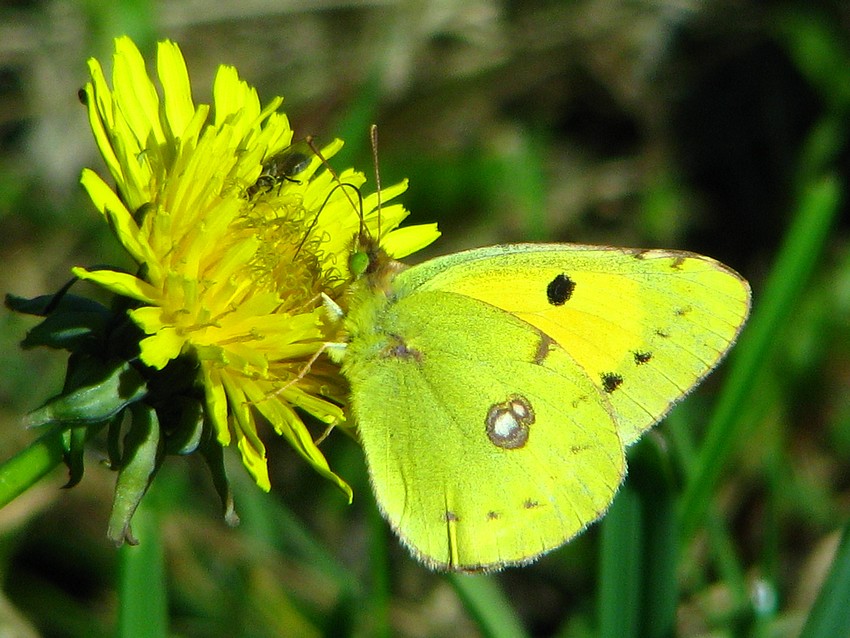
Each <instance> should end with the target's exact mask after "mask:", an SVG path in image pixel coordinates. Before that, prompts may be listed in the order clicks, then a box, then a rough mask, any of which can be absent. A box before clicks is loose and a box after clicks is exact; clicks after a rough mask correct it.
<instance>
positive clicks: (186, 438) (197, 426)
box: [162, 397, 204, 455]
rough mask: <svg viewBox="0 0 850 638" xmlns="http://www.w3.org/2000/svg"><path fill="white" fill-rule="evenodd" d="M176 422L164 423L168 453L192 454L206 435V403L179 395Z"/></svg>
mask: <svg viewBox="0 0 850 638" xmlns="http://www.w3.org/2000/svg"><path fill="white" fill-rule="evenodd" d="M174 402H175V403H176V404H177V405H176V407H177V415H176V418H175V420H176V423H175V424H174V427H173V428H172V427H169V426H170V425H171V424H166V423H163V424H162V425H163V428H162V429H163V431H164V432H165V433H166V434H165V453H166V454H180V455H186V454H192V452H194V451H195V450H197V449H198V446H199V445H200V444H201V437H202V436H203V435H204V405H203V403H202V402H201V401H198V400H196V399H190V398H188V397H177V398H175V399H174Z"/></svg>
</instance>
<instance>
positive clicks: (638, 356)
mask: <svg viewBox="0 0 850 638" xmlns="http://www.w3.org/2000/svg"><path fill="white" fill-rule="evenodd" d="M634 355H635V365H639V366H640V365H643V364H644V363H649V361H650V359H652V353H651V352H635V353H634Z"/></svg>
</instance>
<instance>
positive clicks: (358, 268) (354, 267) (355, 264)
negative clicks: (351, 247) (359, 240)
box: [348, 250, 369, 278]
mask: <svg viewBox="0 0 850 638" xmlns="http://www.w3.org/2000/svg"><path fill="white" fill-rule="evenodd" d="M348 268H349V270H351V274H352V275H354V277H355V278H358V277H361V276H362V275H365V274H366V271H367V270H368V269H369V255H368V254H367V253H365V252H363V251H362V250H358V251H355V252H353V253H351V257H349V259H348Z"/></svg>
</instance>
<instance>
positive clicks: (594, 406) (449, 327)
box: [344, 291, 625, 570]
mask: <svg viewBox="0 0 850 638" xmlns="http://www.w3.org/2000/svg"><path fill="white" fill-rule="evenodd" d="M364 316H369V317H370V318H369V319H368V322H369V323H368V325H364V326H362V328H363V329H364V330H366V331H370V332H371V335H370V336H369V337H366V336H358V335H355V336H354V338H352V340H351V342H350V343H349V345H348V348H349V351H348V352H347V353H346V361H347V365H346V367H344V372H345V373H346V376H347V377H348V379H349V381H350V383H351V388H352V407H353V410H354V415H355V417H356V420H357V423H358V427H359V432H360V437H361V441H362V443H363V446H364V448H365V451H366V456H367V461H368V464H369V468H370V473H371V477H372V483H373V487H374V489H375V492H376V495H377V498H378V502H379V503H380V504H381V507H382V510H383V512H384V515H385V516H386V518H387V519H388V520H389V521H390V523H391V525H392V526H393V527H394V528H395V530H396V531H397V532H398V533H399V535H400V536H401V537H402V539H404V541H405V542H406V544H407V545H408V546H409V547H410V548H411V549H412V550H413V552H414V553H415V554H416V555H418V556H419V557H420V558H421V559H422V560H423V561H424V562H426V563H427V564H429V565H431V566H434V567H440V568H447V569H463V570H477V569H492V568H498V567H502V566H504V565H507V564H513V563H520V562H527V561H529V560H531V559H533V558H535V557H536V556H538V555H540V554H541V553H544V552H546V551H548V550H551V549H553V548H555V547H558V546H560V545H561V544H562V543H563V542H565V541H566V540H568V539H569V538H571V537H572V536H574V535H575V534H577V533H578V532H580V531H581V530H582V529H584V527H586V526H587V525H588V524H589V523H591V522H592V521H594V520H596V519H597V518H598V517H599V516H600V515H601V514H602V512H604V511H605V510H606V509H607V507H608V505H609V504H610V502H611V500H612V499H613V496H614V494H615V492H616V490H617V488H618V487H619V484H620V482H621V481H622V478H623V476H624V473H625V463H624V458H623V445H622V442H621V440H620V436H619V434H618V432H617V429H616V427H615V424H614V422H613V420H612V418H611V414H610V408H609V407H608V406H607V404H606V400H605V397H604V396H602V395H601V394H600V392H599V390H598V388H597V387H596V386H595V385H594V384H593V383H591V382H590V380H589V379H587V377H586V376H585V375H584V374H583V373H582V371H581V370H580V369H579V368H578V367H577V366H576V364H575V362H574V361H573V360H572V359H571V358H570V356H569V355H568V353H567V352H565V351H564V350H563V349H562V348H560V347H559V346H557V345H556V344H553V343H552V342H551V341H550V340H549V339H548V337H546V335H544V334H543V333H541V332H540V331H539V330H538V329H536V328H534V327H533V326H531V325H529V324H528V323H526V322H524V321H522V320H520V319H517V318H515V317H512V316H511V315H510V314H508V313H506V312H505V311H503V310H500V309H498V308H495V307H492V306H490V305H488V304H484V303H482V302H480V301H477V300H475V299H472V298H470V297H465V296H461V295H456V294H451V293H443V292H440V291H428V292H421V293H414V294H411V295H409V296H404V295H402V296H400V297H399V298H398V299H397V300H395V301H393V302H392V303H390V304H389V305H387V306H383V307H382V308H381V311H380V312H379V313H378V315H377V316H379V317H380V318H379V319H378V320H377V321H374V317H375V316H376V315H373V314H371V313H368V312H364ZM350 319H351V321H352V322H356V321H357V316H356V314H352V315H351V317H350ZM493 327H495V328H496V329H489V328H493ZM356 329H357V328H355V330H356ZM471 335H475V338H474V339H472V338H470V336H471Z"/></svg>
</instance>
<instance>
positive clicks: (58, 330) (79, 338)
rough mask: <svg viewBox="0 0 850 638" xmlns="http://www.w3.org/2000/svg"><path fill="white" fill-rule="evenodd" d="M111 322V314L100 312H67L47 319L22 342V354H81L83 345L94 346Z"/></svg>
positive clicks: (103, 310)
mask: <svg viewBox="0 0 850 638" xmlns="http://www.w3.org/2000/svg"><path fill="white" fill-rule="evenodd" d="M110 319H111V313H110V312H109V311H108V310H107V309H106V308H103V307H101V310H100V311H95V312H87V311H66V312H56V313H53V314H51V315H49V316H48V317H47V318H45V319H44V321H42V322H41V323H39V324H38V325H36V326H35V327H33V328H31V329H30V330H29V332H27V336H26V337H25V338H24V340H23V341H21V347H22V348H24V349H25V350H29V349H31V348H37V347H39V346H45V347H47V348H54V349H56V350H70V351H76V350H80V349H81V348H82V347H83V346H84V345H86V343H87V342H88V343H94V342H95V340H97V339H98V338H99V336H100V335H102V334H103V333H104V331H105V329H106V326H107V325H108V323H109V321H110Z"/></svg>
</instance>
